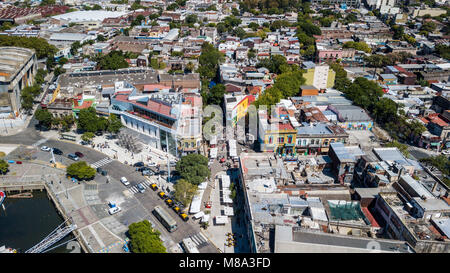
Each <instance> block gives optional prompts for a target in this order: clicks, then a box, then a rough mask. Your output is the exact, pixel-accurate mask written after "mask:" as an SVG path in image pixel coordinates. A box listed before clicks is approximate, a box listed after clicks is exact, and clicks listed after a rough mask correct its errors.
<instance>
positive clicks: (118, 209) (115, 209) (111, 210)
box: [108, 207, 121, 215]
mask: <svg viewBox="0 0 450 273" xmlns="http://www.w3.org/2000/svg"><path fill="white" fill-rule="evenodd" d="M119 211H121V209H120V207H114V208H110V209H109V210H108V212H109V214H111V215H113V214H116V213H118V212H119Z"/></svg>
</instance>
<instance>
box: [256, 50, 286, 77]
mask: <svg viewBox="0 0 450 273" xmlns="http://www.w3.org/2000/svg"><path fill="white" fill-rule="evenodd" d="M282 65H287V60H286V57H284V56H282V55H272V56H270V58H269V59H263V60H261V61H260V62H259V63H258V64H256V67H257V68H259V67H265V68H267V69H269V71H270V72H271V73H275V74H280V73H281V69H280V67H281V66H282Z"/></svg>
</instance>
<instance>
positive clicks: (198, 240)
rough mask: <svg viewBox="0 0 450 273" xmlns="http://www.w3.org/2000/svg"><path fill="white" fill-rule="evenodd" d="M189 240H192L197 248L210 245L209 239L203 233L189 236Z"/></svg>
mask: <svg viewBox="0 0 450 273" xmlns="http://www.w3.org/2000/svg"><path fill="white" fill-rule="evenodd" d="M189 238H191V240H192V241H193V242H194V244H196V245H197V248H201V247H204V246H206V245H208V239H206V238H205V236H204V235H203V234H201V233H197V234H193V235H191V236H189Z"/></svg>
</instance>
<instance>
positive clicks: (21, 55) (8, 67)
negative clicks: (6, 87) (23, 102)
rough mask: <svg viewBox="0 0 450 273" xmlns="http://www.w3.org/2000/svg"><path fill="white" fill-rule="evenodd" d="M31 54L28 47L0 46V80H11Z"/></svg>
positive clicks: (32, 52)
mask: <svg viewBox="0 0 450 273" xmlns="http://www.w3.org/2000/svg"><path fill="white" fill-rule="evenodd" d="M33 54H34V50H32V49H28V48H20V47H0V81H10V80H12V79H13V78H14V76H15V75H16V74H17V73H18V72H19V70H20V69H22V66H23V65H24V64H25V63H26V62H27V61H28V60H29V59H30V58H31V57H32V56H33Z"/></svg>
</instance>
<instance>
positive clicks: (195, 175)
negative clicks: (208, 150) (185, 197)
mask: <svg viewBox="0 0 450 273" xmlns="http://www.w3.org/2000/svg"><path fill="white" fill-rule="evenodd" d="M175 170H176V171H177V172H179V173H180V176H181V178H183V179H186V180H187V181H188V182H190V183H192V184H194V185H198V184H200V183H202V182H204V181H205V179H206V178H207V177H209V176H210V175H211V171H210V170H209V168H208V158H206V157H205V156H203V155H201V154H189V155H186V156H183V157H182V158H181V159H180V160H179V161H178V162H177V165H176V167H175Z"/></svg>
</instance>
